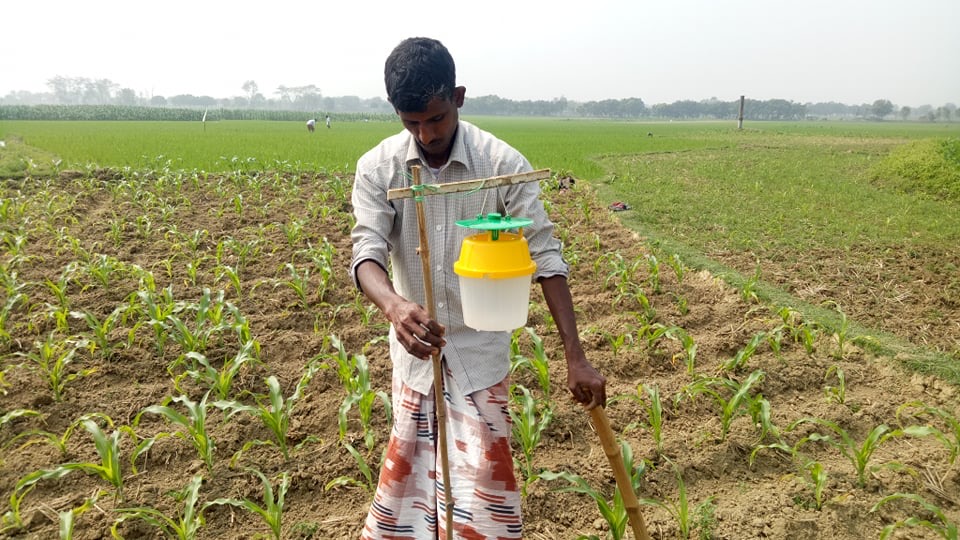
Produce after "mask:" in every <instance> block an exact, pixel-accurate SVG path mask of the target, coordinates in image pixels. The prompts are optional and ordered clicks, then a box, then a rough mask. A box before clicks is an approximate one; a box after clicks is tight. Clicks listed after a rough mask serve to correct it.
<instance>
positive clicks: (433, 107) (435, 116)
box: [397, 86, 466, 167]
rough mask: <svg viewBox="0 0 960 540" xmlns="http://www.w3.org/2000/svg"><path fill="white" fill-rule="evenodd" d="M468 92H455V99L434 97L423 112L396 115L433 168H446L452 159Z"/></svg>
mask: <svg viewBox="0 0 960 540" xmlns="http://www.w3.org/2000/svg"><path fill="white" fill-rule="evenodd" d="M465 91H466V88H464V87H463V86H458V87H456V88H455V89H454V90H453V98H452V99H443V98H437V97H435V98H433V99H431V100H430V102H429V103H427V108H426V109H424V110H423V111H421V112H400V111H397V114H398V115H399V116H400V121H401V122H403V127H404V128H406V129H407V131H409V132H410V133H412V134H413V138H414V139H415V140H416V141H417V146H419V147H420V150H422V151H423V155H424V156H425V157H426V158H427V163H428V164H429V165H430V166H431V167H440V166H442V165H444V164H445V163H446V162H447V159H448V158H449V157H450V149H451V147H452V146H453V137H454V135H455V134H456V133H457V122H458V120H459V118H460V116H459V111H458V109H459V108H460V107H461V106H463V96H464V93H465Z"/></svg>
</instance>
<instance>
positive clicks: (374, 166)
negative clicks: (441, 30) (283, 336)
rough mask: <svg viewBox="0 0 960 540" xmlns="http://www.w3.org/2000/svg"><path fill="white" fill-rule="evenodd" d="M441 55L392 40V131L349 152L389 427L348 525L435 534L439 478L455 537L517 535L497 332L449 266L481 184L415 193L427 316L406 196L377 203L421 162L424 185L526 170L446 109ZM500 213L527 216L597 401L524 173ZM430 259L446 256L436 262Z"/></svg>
mask: <svg viewBox="0 0 960 540" xmlns="http://www.w3.org/2000/svg"><path fill="white" fill-rule="evenodd" d="M455 71H456V70H455V67H454V62H453V58H452V57H451V55H450V52H449V51H447V49H446V47H444V46H443V44H442V43H440V42H439V41H437V40H435V39H429V38H411V39H407V40H404V41H403V42H401V43H400V44H399V45H398V46H397V47H396V48H395V49H394V50H393V52H392V53H391V54H390V56H389V57H388V58H387V61H386V64H385V69H384V79H385V83H386V90H387V96H388V98H389V101H390V104H391V105H392V106H393V108H394V111H395V112H396V113H397V115H398V116H399V117H400V122H401V124H402V125H403V127H404V129H403V131H401V132H400V133H398V134H396V135H393V136H391V137H388V138H386V139H384V140H383V141H382V142H381V143H380V144H379V145H377V146H376V147H375V148H373V149H372V150H370V151H368V152H367V153H366V154H364V155H363V156H362V157H361V158H360V159H359V161H358V162H357V168H356V175H355V181H354V184H353V197H352V202H353V212H354V217H355V218H356V221H355V223H356V224H355V225H354V227H353V230H352V231H351V238H352V240H353V261H352V264H351V267H350V273H351V274H352V276H353V278H354V280H355V283H356V285H357V286H358V287H359V288H360V290H361V291H362V292H363V294H365V295H366V296H367V298H369V299H370V300H371V301H372V302H373V303H374V304H376V306H377V307H378V308H380V311H381V312H382V313H383V314H384V315H385V316H386V319H387V320H388V321H390V330H389V342H390V360H391V363H392V364H393V380H392V390H393V403H394V409H393V410H394V411H395V412H394V415H393V427H392V429H391V430H390V441H389V443H388V444H387V450H386V455H385V456H384V460H383V465H382V468H381V471H380V478H379V484H378V486H377V490H376V493H375V494H374V497H373V502H372V504H371V506H370V510H369V513H368V514H367V519H366V523H365V525H364V527H363V531H362V532H361V538H362V539H363V540H384V539H389V538H397V539H399V538H405V539H413V538H416V539H418V540H424V539H431V538H433V539H435V538H437V537H438V535H439V537H440V538H443V537H444V536H445V535H444V533H445V531H446V520H445V517H444V514H445V510H444V498H445V496H444V483H446V482H449V483H450V486H451V490H452V492H453V494H454V508H453V524H452V528H453V529H454V530H453V532H454V534H455V536H454V537H455V538H459V539H467V538H477V539H480V538H490V539H494V538H496V539H501V540H513V539H521V538H523V531H522V530H521V529H522V523H521V516H520V504H521V502H520V489H519V484H518V480H517V478H516V476H515V474H514V466H513V457H512V454H511V450H510V448H511V436H512V434H511V427H510V426H511V424H510V415H509V412H508V407H507V405H508V404H509V403H510V380H509V375H508V373H509V371H510V338H511V333H510V332H478V331H476V330H474V329H472V328H468V327H467V326H466V325H465V324H464V321H463V310H462V305H461V296H460V287H459V286H458V280H457V277H456V276H455V275H453V264H452V261H453V260H454V259H456V258H457V251H458V250H459V249H460V240H461V239H462V237H463V236H462V233H460V232H459V231H458V230H457V226H456V225H455V223H454V222H455V221H456V220H461V219H468V218H474V217H476V215H477V213H478V211H479V210H481V209H482V208H483V201H484V200H485V198H486V197H487V195H486V194H485V193H483V192H476V193H469V194H458V195H457V196H455V197H451V198H450V199H448V200H449V201H450V202H449V203H443V202H442V201H441V199H442V197H434V198H432V199H431V200H428V201H427V202H426V203H425V204H426V205H427V206H428V207H429V208H430V209H431V210H432V213H431V215H430V223H431V225H430V227H429V231H427V234H429V242H428V243H429V245H430V246H435V247H436V248H437V251H438V252H439V253H438V254H437V255H433V254H431V255H432V257H434V259H433V260H434V262H436V263H438V266H437V267H436V269H435V270H434V273H433V284H434V293H435V295H436V298H437V299H439V300H440V302H439V303H438V304H437V306H436V307H437V313H436V318H435V319H434V318H431V317H430V314H429V312H428V311H427V309H426V308H425V307H424V304H425V302H426V300H425V295H424V288H423V274H422V272H423V268H422V265H421V260H420V257H419V256H418V244H419V237H418V234H417V233H418V226H417V212H416V206H415V205H416V203H415V201H414V199H406V200H396V201H390V200H387V192H388V191H389V190H390V189H392V188H401V187H409V185H410V167H411V166H412V165H417V166H420V167H422V168H423V171H424V172H423V174H424V184H428V185H429V184H444V183H448V182H456V181H461V180H473V179H477V178H488V177H491V176H498V175H507V174H518V173H522V172H528V171H531V170H533V167H531V165H530V162H529V161H527V159H526V158H525V157H524V156H523V155H521V154H520V152H518V151H517V150H515V149H514V148H512V147H511V146H509V145H508V144H507V143H505V142H503V141H501V140H500V139H497V138H496V137H494V136H493V135H492V134H490V133H488V132H486V131H483V130H481V129H480V128H478V127H476V126H474V125H473V124H470V123H468V122H465V121H462V120H460V119H459V109H460V107H461V106H462V105H463V99H464V94H465V92H466V89H465V88H464V87H463V86H457V85H456V80H455V79H456V77H455V75H456V73H455ZM494 197H497V198H499V199H500V200H501V201H502V203H503V205H504V208H505V209H506V213H507V214H509V215H515V216H523V217H527V218H530V219H532V220H533V224H532V225H531V226H529V227H525V228H524V236H525V237H526V238H527V241H528V242H529V248H530V255H531V257H532V258H533V260H534V261H535V262H536V265H537V267H536V272H535V274H534V276H533V279H534V280H535V281H536V282H537V283H539V284H540V287H541V288H542V289H543V296H544V297H545V298H546V302H547V306H548V308H549V310H550V313H551V316H552V317H553V320H554V321H555V323H556V325H557V328H558V330H559V334H560V337H561V340H562V341H563V352H564V356H565V357H566V368H567V369H566V371H567V373H566V375H567V388H568V390H569V391H570V393H571V394H572V396H573V399H574V400H576V401H577V402H578V403H580V404H581V405H583V406H584V407H587V408H592V407H602V406H604V404H605V403H606V380H605V379H604V377H603V375H601V374H600V373H599V372H598V371H597V370H596V369H595V368H594V367H593V365H591V363H590V361H589V360H587V357H586V354H585V352H584V350H583V346H582V345H581V343H580V339H579V337H578V336H579V333H578V331H577V322H576V318H575V315H574V304H573V299H572V298H571V296H570V289H569V287H568V285H567V275H568V273H569V267H568V265H567V263H566V262H565V261H564V260H563V257H562V255H561V246H560V242H559V241H558V240H557V239H556V238H555V237H554V235H553V224H552V223H551V222H550V219H549V218H548V216H547V213H546V211H545V210H544V207H543V203H542V202H541V200H540V184H539V183H536V182H531V183H525V184H518V185H515V186H510V187H508V188H500V194H499V195H490V198H491V199H492V198H494ZM440 261H444V263H450V264H439V263H440ZM437 352H439V353H440V354H441V355H442V365H443V369H442V371H443V373H442V374H441V376H442V377H443V386H444V390H443V396H440V399H443V398H444V397H445V398H446V399H445V403H446V406H447V419H446V428H447V431H446V436H447V447H448V449H449V464H450V476H451V477H450V478H445V477H444V476H443V468H442V467H441V463H440V452H439V451H438V448H437V434H438V433H437V416H436V409H435V401H434V400H435V399H436V398H437V396H436V395H435V393H434V390H433V369H432V365H431V362H430V357H431V355H432V354H435V353H437Z"/></svg>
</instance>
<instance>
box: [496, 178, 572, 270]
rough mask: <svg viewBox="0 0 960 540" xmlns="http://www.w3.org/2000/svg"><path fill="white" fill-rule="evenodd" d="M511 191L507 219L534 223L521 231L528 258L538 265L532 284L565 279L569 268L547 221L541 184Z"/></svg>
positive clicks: (529, 183) (548, 220)
mask: <svg viewBox="0 0 960 540" xmlns="http://www.w3.org/2000/svg"><path fill="white" fill-rule="evenodd" d="M531 169H532V168H531ZM511 191H512V192H511V193H510V194H509V200H508V201H507V204H508V209H507V210H508V212H509V213H510V215H514V216H520V217H525V218H529V219H532V220H533V223H532V224H531V225H530V226H529V227H527V228H526V229H524V231H523V233H524V234H523V235H524V237H526V239H527V244H528V245H529V247H530V257H531V258H532V259H533V262H535V263H536V264H537V269H536V271H535V272H534V274H533V280H534V281H537V280H540V279H543V278H547V277H551V276H556V275H562V276H564V277H567V276H568V275H569V273H570V268H569V266H568V265H567V263H566V261H564V260H563V251H562V249H563V248H562V245H561V244H560V241H559V240H557V239H556V238H555V237H554V225H553V222H552V221H550V218H549V216H548V215H547V211H546V208H544V206H543V201H542V200H541V199H540V197H541V192H540V183H539V182H527V183H525V184H519V185H516V186H513V189H512V190H511Z"/></svg>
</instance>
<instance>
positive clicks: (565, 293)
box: [540, 276, 584, 362]
mask: <svg viewBox="0 0 960 540" xmlns="http://www.w3.org/2000/svg"><path fill="white" fill-rule="evenodd" d="M540 286H541V288H542V289H543V297H544V299H545V300H546V301H547V307H548V308H549V309H550V314H551V315H552V316H553V320H554V322H555V324H556V325H557V331H558V332H559V333H560V339H561V340H562V341H563V348H564V352H565V356H566V358H567V361H568V362H570V361H574V360H576V361H579V360H581V359H584V355H583V347H582V346H581V344H580V335H579V333H578V331H577V318H576V315H575V313H574V309H573V297H572V296H571V295H570V287H569V286H568V285H567V278H565V277H564V276H551V277H548V278H544V279H542V280H540Z"/></svg>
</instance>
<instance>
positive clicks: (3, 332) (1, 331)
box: [0, 292, 28, 343]
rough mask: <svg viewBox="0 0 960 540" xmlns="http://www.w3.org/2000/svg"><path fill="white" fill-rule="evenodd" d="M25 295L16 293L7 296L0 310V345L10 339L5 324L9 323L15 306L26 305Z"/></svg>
mask: <svg viewBox="0 0 960 540" xmlns="http://www.w3.org/2000/svg"><path fill="white" fill-rule="evenodd" d="M27 303H28V301H27V295H25V294H23V293H20V292H16V293H14V294H13V295H8V296H7V299H6V301H5V302H4V304H3V307H2V308H0V343H6V342H8V341H10V339H11V338H12V336H11V334H10V330H9V329H8V328H9V327H8V326H7V324H8V323H9V322H10V315H11V314H13V311H14V309H16V307H17V304H27Z"/></svg>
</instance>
